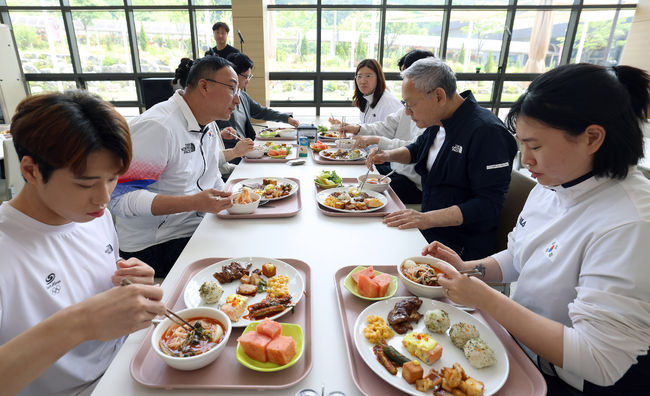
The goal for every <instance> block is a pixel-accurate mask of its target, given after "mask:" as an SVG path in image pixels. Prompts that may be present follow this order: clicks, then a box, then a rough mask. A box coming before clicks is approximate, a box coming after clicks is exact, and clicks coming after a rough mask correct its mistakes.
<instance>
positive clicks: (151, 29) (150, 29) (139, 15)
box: [133, 10, 192, 73]
mask: <svg viewBox="0 0 650 396" xmlns="http://www.w3.org/2000/svg"><path fill="white" fill-rule="evenodd" d="M133 17H134V20H135V29H136V33H137V38H138V51H139V53H140V68H141V69H142V71H143V72H172V73H173V72H174V70H175V69H176V66H177V65H178V63H179V62H180V60H181V58H191V57H192V43H191V40H190V19H189V14H188V12H187V11H176V10H174V11H158V10H156V11H154V10H135V11H133Z"/></svg>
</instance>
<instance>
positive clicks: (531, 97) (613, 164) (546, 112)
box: [506, 63, 650, 179]
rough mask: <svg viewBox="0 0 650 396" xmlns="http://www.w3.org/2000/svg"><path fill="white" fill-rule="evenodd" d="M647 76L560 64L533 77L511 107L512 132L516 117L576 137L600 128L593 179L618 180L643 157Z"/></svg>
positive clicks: (625, 68) (624, 68)
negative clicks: (601, 134) (602, 137)
mask: <svg viewBox="0 0 650 396" xmlns="http://www.w3.org/2000/svg"><path fill="white" fill-rule="evenodd" d="M649 87H650V76H648V73H646V72H645V71H643V70H641V69H637V68H635V67H631V66H614V67H605V66H599V65H592V64H588V63H579V64H573V65H563V66H559V67H557V68H555V69H552V70H550V71H548V72H546V73H544V74H542V75H541V76H539V77H537V78H536V79H535V80H534V81H533V82H532V83H531V84H530V86H529V87H528V89H527V90H526V92H524V94H523V95H521V96H520V97H519V99H517V101H516V102H515V104H514V105H513V106H512V107H511V108H510V112H509V113H508V116H507V118H506V125H507V127H508V129H510V131H511V132H512V133H515V130H516V121H517V117H519V116H520V115H523V116H526V117H530V118H534V119H536V120H538V121H541V122H542V123H544V124H546V125H549V126H550V127H552V128H556V129H560V130H563V131H565V132H566V133H567V134H569V135H572V136H578V135H581V134H582V133H584V132H585V129H586V128H587V127H588V126H589V125H592V124H596V125H600V126H602V127H603V128H604V129H605V140H604V141H603V144H602V146H601V147H600V149H598V151H597V152H596V154H595V156H594V165H593V172H594V175H595V176H600V177H610V178H614V179H623V178H625V177H626V176H627V172H628V168H629V167H630V166H633V165H636V164H637V163H638V162H639V159H640V158H642V157H643V131H642V130H641V122H645V121H646V119H647V108H648V95H649V94H648V88H649Z"/></svg>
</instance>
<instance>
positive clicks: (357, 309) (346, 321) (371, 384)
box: [334, 265, 546, 396]
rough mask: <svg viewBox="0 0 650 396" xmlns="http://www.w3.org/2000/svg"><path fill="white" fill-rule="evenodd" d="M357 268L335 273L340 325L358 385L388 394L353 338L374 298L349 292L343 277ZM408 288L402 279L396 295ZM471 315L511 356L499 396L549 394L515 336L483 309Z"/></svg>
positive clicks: (397, 394)
mask: <svg viewBox="0 0 650 396" xmlns="http://www.w3.org/2000/svg"><path fill="white" fill-rule="evenodd" d="M373 267H374V269H375V270H377V271H381V272H385V273H387V274H390V275H395V276H397V267H396V266H395V265H375V266H373ZM354 268H356V265H350V266H347V267H343V268H340V269H339V270H338V271H336V274H334V283H335V284H336V299H337V301H338V304H339V314H340V315H341V325H342V326H343V339H344V340H345V346H346V350H347V353H348V359H349V361H350V372H351V374H352V379H353V380H354V383H355V385H356V386H357V388H359V390H360V391H361V393H363V394H364V395H366V396H371V395H383V394H386V389H387V387H386V383H385V382H384V381H378V380H377V374H375V373H374V372H373V371H372V370H371V369H370V368H369V367H368V365H367V364H366V363H365V362H364V361H363V358H362V357H361V356H360V355H359V352H357V349H356V348H355V346H354V341H353V340H352V332H353V331H354V329H353V327H354V323H355V321H356V320H357V317H358V316H359V314H360V313H361V311H363V310H364V309H366V308H367V307H368V306H369V305H370V304H372V303H373V301H366V300H362V299H360V298H359V297H357V296H355V295H353V294H352V293H350V292H349V291H348V290H347V289H345V287H344V286H343V281H344V280H345V278H346V276H347V275H348V274H349V273H350V271H352V270H353V269H354ZM408 295H410V294H409V292H408V290H406V288H405V287H404V286H403V285H402V283H401V282H400V284H399V288H398V289H397V293H395V296H396V297H398V296H408ZM471 314H472V315H474V316H476V317H477V318H479V319H481V320H483V321H484V322H485V323H486V324H487V325H488V326H489V327H490V328H491V329H492V331H494V333H495V334H496V335H497V337H499V339H500V340H501V342H502V343H503V346H504V347H505V348H506V351H507V352H508V359H509V360H510V373H509V374H508V379H507V381H506V383H505V385H503V387H502V388H501V389H500V390H499V391H498V392H497V393H495V395H496V396H510V395H526V396H537V395H540V396H543V395H546V382H545V381H544V377H542V374H541V373H540V372H539V370H537V367H535V365H534V364H533V363H532V362H531V361H530V359H529V358H528V355H526V353H525V352H524V351H523V350H522V349H521V348H520V347H519V345H517V343H516V342H515V340H514V339H513V338H512V336H511V335H510V333H508V332H507V331H506V330H505V329H504V328H503V327H502V326H501V325H500V324H498V323H497V322H496V321H495V320H494V319H492V318H491V317H490V316H488V315H483V314H482V313H481V311H478V310H477V311H474V312H471ZM390 394H391V396H401V395H406V393H404V392H402V391H400V390H398V389H396V388H392V387H391V392H390Z"/></svg>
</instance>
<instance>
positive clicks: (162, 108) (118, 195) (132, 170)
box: [110, 90, 224, 252]
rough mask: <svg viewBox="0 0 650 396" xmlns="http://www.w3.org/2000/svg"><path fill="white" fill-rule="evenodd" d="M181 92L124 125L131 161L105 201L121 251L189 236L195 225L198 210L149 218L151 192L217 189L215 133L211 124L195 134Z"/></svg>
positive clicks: (219, 184) (196, 127)
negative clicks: (113, 218)
mask: <svg viewBox="0 0 650 396" xmlns="http://www.w3.org/2000/svg"><path fill="white" fill-rule="evenodd" d="M181 93H182V91H180V90H179V91H176V92H175V93H174V95H173V96H172V97H171V98H169V99H168V100H167V101H165V102H162V103H158V104H157V105H155V106H153V107H152V108H150V109H149V110H147V111H145V112H144V113H142V114H141V115H140V116H138V117H136V118H134V119H133V120H131V122H130V123H129V126H130V128H131V139H132V141H133V160H132V161H131V166H130V167H129V170H128V171H127V172H126V174H124V175H123V176H122V177H120V179H119V184H118V186H117V187H116V188H115V191H114V192H113V195H112V197H111V202H110V207H111V210H112V211H113V213H114V214H115V216H116V218H117V219H116V220H117V221H116V223H117V232H118V236H119V238H120V246H121V248H122V250H124V251H127V252H135V251H139V250H142V249H144V248H147V247H149V246H152V245H156V244H159V243H162V242H166V241H169V240H172V239H178V238H183V237H188V236H191V235H192V234H193V233H194V230H195V229H196V227H197V226H198V225H199V223H200V222H201V219H202V218H203V213H201V212H185V213H176V214H171V215H162V216H154V215H153V214H152V213H151V204H152V202H153V200H154V198H155V196H156V194H165V195H193V194H197V193H199V192H200V191H203V190H205V189H209V188H215V189H217V190H223V187H224V183H223V181H222V179H221V173H220V172H219V162H220V157H221V156H222V154H221V149H220V147H219V131H218V129H217V127H216V125H215V123H214V122H211V123H209V124H208V125H206V127H205V129H204V130H201V127H200V126H199V123H198V122H197V121H196V118H195V117H194V114H193V113H192V110H191V109H190V107H189V106H188V105H187V102H185V99H184V98H183V97H182V95H181Z"/></svg>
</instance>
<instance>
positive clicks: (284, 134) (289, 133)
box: [278, 128, 296, 138]
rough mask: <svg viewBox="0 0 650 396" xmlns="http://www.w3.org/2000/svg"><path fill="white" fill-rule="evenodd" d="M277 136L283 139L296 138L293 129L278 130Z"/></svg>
mask: <svg viewBox="0 0 650 396" xmlns="http://www.w3.org/2000/svg"><path fill="white" fill-rule="evenodd" d="M278 134H279V135H280V137H283V138H288V137H296V130H295V129H293V128H285V129H278Z"/></svg>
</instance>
